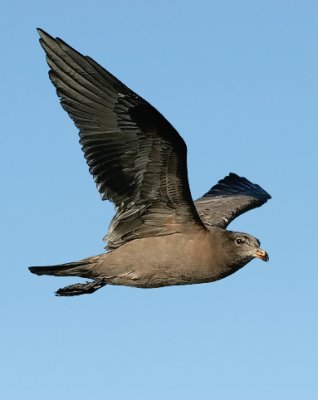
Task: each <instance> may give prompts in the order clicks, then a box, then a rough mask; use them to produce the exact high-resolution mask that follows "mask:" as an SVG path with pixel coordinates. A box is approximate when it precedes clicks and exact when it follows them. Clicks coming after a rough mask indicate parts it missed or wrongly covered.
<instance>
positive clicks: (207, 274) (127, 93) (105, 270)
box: [29, 29, 271, 296]
mask: <svg viewBox="0 0 318 400" xmlns="http://www.w3.org/2000/svg"><path fill="white" fill-rule="evenodd" d="M38 32H39V35H40V43H41V45H42V47H43V49H44V51H45V53H46V59H47V63H48V65H49V67H50V71H49V77H50V79H51V81H52V83H53V85H54V86H55V88H56V91H57V95H58V96H59V98H60V102H61V105H62V107H63V108H64V110H65V111H66V112H67V113H68V114H69V116H70V117H71V119H72V120H73V121H74V123H75V125H76V126H77V128H78V129H79V135H80V144H81V146H82V150H83V152H84V156H85V159H86V161H87V164H88V166H89V171H90V173H91V174H92V175H93V178H94V180H95V182H96V185H97V188H98V191H99V192H100V194H101V197H102V199H103V200H109V201H111V202H113V203H114V205H115V209H116V214H115V216H114V217H113V219H112V221H111V223H110V226H109V229H108V233H107V235H106V236H105V238H104V240H105V241H106V243H107V246H106V252H105V253H103V254H100V255H97V256H92V257H88V258H85V259H82V260H80V261H75V262H70V263H67V264H61V265H53V266H46V267H40V266H37V267H30V268H29V269H30V271H31V272H32V273H34V274H37V275H55V276H79V277H82V278H88V279H90V281H88V282H86V283H79V284H75V285H70V286H67V287H64V288H62V289H59V290H58V291H57V292H56V294H57V295H59V296H73V295H80V294H85V293H93V292H94V291H96V290H97V289H99V288H101V287H103V286H105V285H107V284H111V285H126V286H133V287H138V288H158V287H162V286H171V285H187V284H196V283H205V282H212V281H216V280H218V279H221V278H224V277H226V276H228V275H230V274H233V273H234V272H236V271H238V270H239V269H240V268H242V267H243V266H244V265H246V264H247V263H248V262H249V261H251V260H252V259H253V258H260V259H261V260H264V261H268V255H267V253H266V252H265V251H264V250H262V249H261V248H260V241H259V240H258V239H256V238H254V237H253V236H251V235H249V234H246V233H241V232H233V231H229V230H227V229H226V228H227V226H228V224H229V223H230V222H231V221H233V219H234V218H236V217H238V216H239V215H240V214H242V213H244V212H246V211H248V210H251V209H253V208H255V207H259V206H261V205H262V204H264V203H265V202H266V201H267V200H268V199H270V198H271V196H270V195H269V194H268V193H267V192H266V191H265V190H263V189H262V188H261V187H260V186H259V185H256V184H253V183H251V182H250V181H248V180H247V179H245V178H242V177H239V176H238V175H236V174H234V173H230V174H229V175H228V176H226V177H225V178H224V179H222V180H220V181H219V182H218V183H217V184H216V185H215V186H213V187H212V188H211V189H210V190H209V191H208V192H207V193H206V194H205V195H204V196H202V197H201V198H199V199H198V200H196V201H193V200H192V197H191V192H190V188H189V182H188V173H187V147H186V144H185V142H184V141H183V139H182V137H181V136H180V135H179V133H178V132H177V131H176V130H175V129H174V128H173V126H172V125H171V124H170V123H169V122H168V121H167V120H166V119H165V118H164V117H163V116H162V115H161V114H160V113H159V112H158V111H157V110H156V109H155V108H154V107H153V106H151V105H150V104H149V103H148V102H147V101H146V100H144V99H143V98H142V97H140V96H139V95H138V94H136V93H134V92H133V91H132V90H130V89H129V88H128V87H127V86H125V85H124V84H123V83H122V82H120V81H119V80H118V79H117V78H115V77H114V76H113V75H112V74H111V73H109V72H108V71H107V70H105V69H104V68H103V67H101V66H100V65H99V64H97V63H96V62H95V61H94V60H93V59H91V58H90V57H88V56H83V55H82V54H80V53H79V52H78V51H76V50H74V49H73V48H72V47H70V46H69V45H68V44H67V43H65V42H64V41H63V40H61V39H59V38H53V37H51V36H50V35H48V34H47V33H45V32H44V31H43V30H41V29H38Z"/></svg>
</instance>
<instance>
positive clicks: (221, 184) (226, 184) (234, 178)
mask: <svg viewBox="0 0 318 400" xmlns="http://www.w3.org/2000/svg"><path fill="white" fill-rule="evenodd" d="M242 191H243V192H247V193H248V192H249V191H250V194H254V195H255V194H256V195H257V196H258V197H259V199H260V200H262V202H263V203H265V202H266V201H267V200H270V199H271V198H272V196H271V195H270V194H269V193H268V192H266V190H264V189H263V188H262V187H261V186H259V185H258V184H256V183H253V182H251V181H249V180H248V179H247V178H245V177H243V176H239V175H237V174H236V173H234V172H230V173H229V174H228V175H227V176H225V177H224V178H222V179H220V180H219V181H218V183H217V184H216V185H214V186H213V187H212V188H211V189H210V190H209V192H208V193H206V195H205V196H210V195H211V194H212V193H213V195H220V196H222V195H227V194H231V195H235V194H242Z"/></svg>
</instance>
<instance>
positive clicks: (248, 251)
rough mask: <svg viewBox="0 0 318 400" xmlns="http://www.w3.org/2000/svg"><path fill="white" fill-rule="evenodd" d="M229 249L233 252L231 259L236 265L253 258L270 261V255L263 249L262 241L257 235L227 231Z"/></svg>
mask: <svg viewBox="0 0 318 400" xmlns="http://www.w3.org/2000/svg"><path fill="white" fill-rule="evenodd" d="M226 235H227V239H228V240H227V247H229V249H227V251H229V253H230V254H231V260H232V261H233V263H234V264H236V265H241V266H243V265H245V264H247V263H248V262H249V261H251V260H252V259H253V258H259V259H261V260H262V261H268V260H269V257H268V254H267V252H266V251H265V250H263V249H261V247H260V244H261V243H260V241H259V240H258V239H256V238H255V237H253V236H251V235H248V234H247V233H242V232H231V231H226Z"/></svg>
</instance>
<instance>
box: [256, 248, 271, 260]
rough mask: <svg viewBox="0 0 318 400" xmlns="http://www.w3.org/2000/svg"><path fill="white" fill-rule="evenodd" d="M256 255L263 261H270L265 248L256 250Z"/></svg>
mask: <svg viewBox="0 0 318 400" xmlns="http://www.w3.org/2000/svg"><path fill="white" fill-rule="evenodd" d="M254 255H255V257H256V258H260V259H261V260H263V261H268V260H269V257H268V254H267V253H266V251H265V250H262V249H258V250H256V252H255V254H254Z"/></svg>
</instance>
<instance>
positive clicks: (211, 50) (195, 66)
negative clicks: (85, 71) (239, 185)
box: [0, 0, 318, 400]
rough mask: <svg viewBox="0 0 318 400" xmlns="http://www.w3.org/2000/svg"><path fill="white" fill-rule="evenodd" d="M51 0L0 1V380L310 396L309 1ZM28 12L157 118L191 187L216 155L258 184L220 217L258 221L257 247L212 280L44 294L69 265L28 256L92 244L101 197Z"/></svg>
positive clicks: (82, 393) (27, 395)
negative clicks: (184, 150) (50, 269)
mask: <svg viewBox="0 0 318 400" xmlns="http://www.w3.org/2000/svg"><path fill="white" fill-rule="evenodd" d="M65 3H66V4H64V2H62V1H59V0H58V1H55V2H54V3H52V2H48V1H35V0H30V1H28V2H20V1H16V0H15V1H14V0H12V1H10V2H4V4H2V7H1V17H0V19H1V21H0V22H1V23H0V30H1V36H0V37H1V39H0V40H1V77H0V81H1V96H0V108H1V111H2V113H1V114H2V123H1V132H2V134H1V135H0V141H1V149H2V152H1V154H2V156H1V160H0V162H1V164H2V165H1V169H0V171H1V182H2V195H1V198H0V201H1V211H2V215H1V230H0V235H1V244H2V251H1V281H2V284H1V295H0V296H1V326H2V327H1V330H0V343H1V345H0V346H1V357H0V370H1V381H2V383H1V387H0V397H1V398H3V399H6V400H20V399H23V400H40V399H45V400H53V399H56V398H59V399H61V400H70V399H71V400H72V399H78V400H86V399H94V400H104V399H112V400H123V399H136V400H137V399H138V400H146V399H152V400H157V399H158V400H159V399H160V400H161V399H167V400H179V399H182V400H191V399H195V398H198V399H202V400H205V399H206V400H210V399H218V400H232V399H235V400H239V399H244V400H252V399H253V400H255V399H256V400H265V399H266V400H267V399H271V400H276V399H277V400H278V399H280V400H281V399H289V400H296V399H297V400H298V399H300V398H304V399H307V400H314V399H317V398H318V388H317V385H318V384H317V367H318V357H317V350H318V345H317V337H318V323H317V307H318V291H317V278H318V272H317V259H316V250H317V238H316V230H317V212H316V207H317V200H318V189H317V167H318V161H317V147H318V139H317V128H318V119H317V98H318V73H317V71H318V53H317V37H318V36H317V35H318V21H317V18H318V17H317V16H318V3H317V2H315V1H306V0H304V1H302V2H300V1H284V0H282V1H272V0H269V1H264V0H260V1H247V0H242V1H233V0H232V1H196V2H190V1H173V2H171V1H160V2H158V1H156V2H154V1H138V0H136V1H120V2H114V1H112V2H111V1H96V0H91V1H89V2H82V1H74V0H70V1H67V2H65ZM37 26H40V27H41V28H43V29H44V30H46V31H48V32H49V33H50V34H52V35H54V36H60V37H62V38H63V39H64V40H65V41H67V42H68V43H69V44H71V45H72V46H73V47H75V48H77V49H78V50H79V51H81V52H82V53H84V54H89V55H90V56H91V57H93V58H94V59H95V60H96V61H98V62H100V63H101V64H102V65H103V66H105V67H106V68H107V69H109V70H110V71H111V72H112V73H113V74H114V75H116V76H117V77H118V78H120V79H121V80H123V81H124V82H125V83H126V84H127V85H128V86H130V87H131V88H132V89H133V90H135V91H136V92H137V93H139V94H140V95H142V96H143V97H145V98H146V99H147V100H148V101H150V102H151V103H152V104H153V105H154V106H155V107H157V108H158V109H159V110H160V111H161V112H162V113H163V114H164V115H165V116H166V117H167V118H168V119H169V120H170V122H171V123H172V124H173V125H174V126H175V127H176V128H177V129H178V131H179V132H180V133H181V134H182V136H183V138H184V139H185V141H186V142H187V145H188V154H189V155H188V166H189V177H190V184H191V190H192V194H193V197H194V198H196V197H198V196H200V195H201V194H202V193H204V192H205V191H206V190H207V189H209V188H210V186H211V185H212V184H214V183H215V182H216V181H217V180H218V179H220V178H222V177H224V176H225V175H226V174H227V173H228V172H230V171H233V172H236V173H238V174H241V175H243V176H246V177H247V178H249V179H250V180H252V181H253V182H257V183H259V184H261V185H262V186H263V187H264V188H265V189H266V190H267V191H269V192H270V193H271V195H272V196H273V199H272V200H271V201H270V202H269V203H267V204H266V205H265V206H263V207H262V208H260V209H257V210H254V211H251V212H249V213H247V214H246V215H243V216H241V217H240V218H238V219H237V220H236V221H235V222H234V223H233V224H232V225H231V229H237V230H240V231H245V232H249V233H251V234H253V235H255V236H256V237H258V238H259V239H260V240H261V241H262V246H263V247H264V248H265V249H266V250H267V251H268V252H269V255H270V262H269V263H267V264H265V263H262V262H261V261H259V260H255V261H253V262H251V263H250V264H249V265H248V266H246V267H245V268H244V269H242V270H241V271H239V272H238V273H236V274H234V275H232V276H231V277H229V278H227V279H224V280H221V281H219V282H216V283H212V284H206V285H197V286H188V287H176V288H163V289H157V290H138V289H131V288H120V287H105V288H103V289H102V290H100V291H98V292H96V293H95V294H93V295H91V296H80V297H75V298H57V297H55V296H54V291H55V290H56V289H57V288H59V287H62V286H65V285H67V284H70V283H71V282H73V280H72V279H70V278H54V277H42V278H39V277H36V276H34V275H31V274H30V273H29V272H28V271H27V266H29V265H46V264H55V263H62V262H68V261H72V260H77V259H80V258H83V257H86V256H89V255H94V254H99V253H101V252H102V251H103V242H102V237H103V235H104V234H105V232H106V230H107V226H108V223H109V222H110V219H111V217H112V215H113V206H112V205H111V204H108V203H106V202H102V201H101V200H100V198H99V194H98V192H97V190H96V188H95V185H94V182H93V180H92V178H91V176H90V175H89V173H88V169H87V166H86V164H85V162H84V158H83V156H82V154H81V150H80V146H79V144H78V136H77V130H76V128H75V126H74V125H73V123H72V122H71V120H70V119H69V118H68V116H67V115H66V113H65V112H64V111H63V110H62V109H61V107H60V106H59V102H58V99H57V97H56V95H55V91H54V89H53V87H52V85H51V83H50V82H49V79H48V76H47V70H48V67H47V65H46V63H45V59H44V53H43V51H42V49H41V48H40V46H39V44H38V36H37V32H36V30H35V28H36V27H37ZM75 281H76V280H74V282H75Z"/></svg>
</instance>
